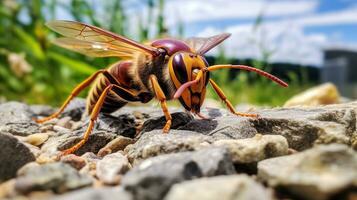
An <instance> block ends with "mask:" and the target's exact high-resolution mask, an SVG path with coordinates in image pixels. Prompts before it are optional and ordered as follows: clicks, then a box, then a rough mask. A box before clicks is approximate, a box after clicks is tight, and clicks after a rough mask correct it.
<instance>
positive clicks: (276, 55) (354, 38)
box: [58, 0, 357, 66]
mask: <svg viewBox="0 0 357 200" xmlns="http://www.w3.org/2000/svg"><path fill="white" fill-rule="evenodd" d="M91 1H92V2H94V3H98V2H99V1H97V0H91ZM145 2H146V0H126V1H123V3H124V7H125V8H126V11H127V15H128V16H130V19H131V20H133V21H132V23H133V24H135V23H137V21H138V19H139V16H141V17H143V16H146V14H145V13H146V12H147V8H146V7H145V5H146V3H145ZM164 10H165V11H164V15H165V20H166V24H167V26H168V27H169V28H170V29H169V30H171V33H172V34H173V35H175V30H177V26H178V24H179V23H183V24H184V26H185V36H187V37H189V36H202V37H205V36H210V35H213V34H218V33H222V32H229V33H232V36H231V37H230V38H229V39H227V40H226V41H225V42H224V44H223V47H224V49H225V51H226V54H227V55H228V56H230V57H235V58H258V59H259V58H262V52H267V51H268V52H271V53H272V56H271V57H270V58H269V61H271V62H290V63H297V64H303V65H315V66H323V50H324V49H326V48H348V49H353V50H357V0H166V1H165V9H164ZM98 12H99V11H98ZM260 14H263V16H264V18H263V23H262V24H260V26H259V27H257V28H254V26H253V25H254V21H255V20H256V18H257V16H258V15H260ZM65 16H66V15H63V14H60V15H59V16H58V17H60V18H62V19H63V17H64V18H66V17H65ZM101 16H102V17H99V20H103V21H105V19H106V17H108V16H106V15H105V11H103V12H102V15H101ZM136 27H137V26H132V27H130V28H131V30H130V31H131V32H132V35H135V32H137V30H135V28H136ZM104 28H105V27H104ZM134 39H135V37H134ZM210 53H211V54H215V53H217V51H213V52H210Z"/></svg>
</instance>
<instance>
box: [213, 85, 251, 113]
mask: <svg viewBox="0 0 357 200" xmlns="http://www.w3.org/2000/svg"><path fill="white" fill-rule="evenodd" d="M209 83H210V84H211V86H212V87H213V89H214V91H215V92H216V93H217V94H218V96H219V98H221V99H222V100H223V101H224V103H225V104H226V105H227V107H228V109H229V111H231V112H232V113H233V114H235V115H239V116H243V117H258V115H257V114H249V113H241V112H237V111H236V110H235V109H234V107H233V105H232V103H231V102H230V101H229V100H228V99H227V97H226V95H225V94H224V93H223V91H222V89H221V88H219V86H218V85H217V83H215V82H214V81H213V80H212V79H209Z"/></svg>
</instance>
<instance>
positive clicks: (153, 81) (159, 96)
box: [150, 75, 172, 133]
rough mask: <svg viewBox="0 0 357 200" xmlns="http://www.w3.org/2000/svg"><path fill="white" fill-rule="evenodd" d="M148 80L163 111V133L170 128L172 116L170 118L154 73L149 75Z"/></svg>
mask: <svg viewBox="0 0 357 200" xmlns="http://www.w3.org/2000/svg"><path fill="white" fill-rule="evenodd" d="M150 81H151V85H152V88H153V89H154V92H155V96H156V98H157V99H158V100H159V101H160V104H161V108H162V111H163V112H164V115H165V118H166V124H165V126H164V128H163V129H162V131H163V132H164V133H168V132H169V130H170V127H171V120H172V118H171V114H170V113H169V110H168V109H167V104H166V97H165V94H164V92H163V91H162V89H161V87H160V85H159V82H158V81H157V78H156V76H155V75H151V76H150Z"/></svg>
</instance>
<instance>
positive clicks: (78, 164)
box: [61, 154, 86, 170]
mask: <svg viewBox="0 0 357 200" xmlns="http://www.w3.org/2000/svg"><path fill="white" fill-rule="evenodd" d="M61 162H64V163H67V164H69V165H71V166H72V167H73V168H75V169H77V170H80V169H82V168H83V167H84V166H85V165H86V160H85V159H84V158H82V157H80V156H76V155H74V154H70V155H66V156H63V157H61Z"/></svg>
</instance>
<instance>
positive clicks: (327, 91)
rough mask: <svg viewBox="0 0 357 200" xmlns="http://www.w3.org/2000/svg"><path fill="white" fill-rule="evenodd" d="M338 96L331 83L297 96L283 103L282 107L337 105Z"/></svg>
mask: <svg viewBox="0 0 357 200" xmlns="http://www.w3.org/2000/svg"><path fill="white" fill-rule="evenodd" d="M339 99H340V94H339V92H338V90H337V87H336V86H335V85H334V84H332V83H324V84H321V85H319V86H316V87H313V88H310V89H308V90H306V91H304V92H302V93H300V94H297V95H295V96H293V97H292V98H290V99H289V100H288V101H286V102H285V104H284V107H292V106H318V105H326V104H335V103H339Z"/></svg>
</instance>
